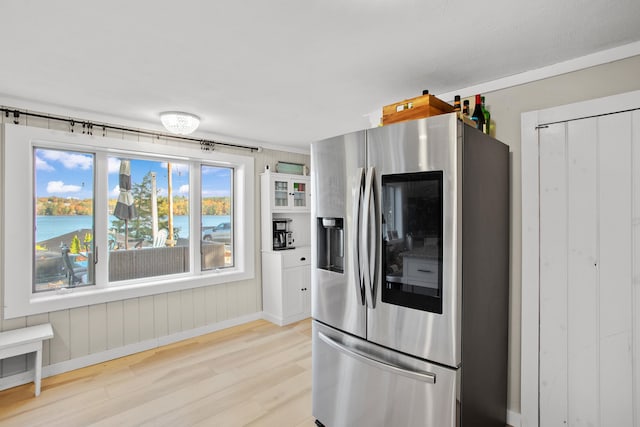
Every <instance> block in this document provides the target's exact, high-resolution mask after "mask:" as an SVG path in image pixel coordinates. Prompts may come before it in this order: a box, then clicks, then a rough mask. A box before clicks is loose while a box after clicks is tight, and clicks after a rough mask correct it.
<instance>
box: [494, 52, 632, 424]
mask: <svg viewBox="0 0 640 427" xmlns="http://www.w3.org/2000/svg"><path fill="white" fill-rule="evenodd" d="M639 76H640V56H635V57H631V58H628V59H624V60H620V61H616V62H612V63H609V64H604V65H599V66H595V67H592V68H588V69H584V70H580V71H576V72H572V73H568V74H564V75H561V76H557V77H552V78H548V79H544V80H540V81H536V82H532V83H528V84H523V85H519V86H516V87H512V88H508V89H503V90H498V91H494V92H489V93H486V94H485V96H486V103H487V106H488V108H489V110H490V111H491V118H492V120H495V122H496V123H495V136H496V138H498V139H499V140H501V141H503V142H505V143H506V144H508V145H509V146H510V150H511V152H512V153H511V160H512V164H511V168H512V171H511V314H510V317H511V322H510V332H509V340H510V342H509V402H508V408H509V409H510V410H511V411H513V412H517V413H519V412H520V312H521V310H520V308H521V300H520V295H521V287H522V286H521V262H522V253H521V230H522V226H521V216H522V215H521V209H520V207H521V201H522V197H521V191H520V189H521V179H520V178H521V175H520V132H521V129H520V116H521V114H522V113H523V112H526V111H533V110H539V109H544V108H549V107H554V106H558V105H564V104H569V103H573V102H578V101H584V100H588V99H593V98H600V97H603V96H608V95H614V94H618V93H624V92H629V91H633V90H638V89H640V78H639ZM526 303H527V302H526V301H522V304H526Z"/></svg>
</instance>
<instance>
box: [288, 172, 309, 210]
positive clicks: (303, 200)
mask: <svg viewBox="0 0 640 427" xmlns="http://www.w3.org/2000/svg"><path fill="white" fill-rule="evenodd" d="M290 188H291V194H290V199H289V200H290V206H291V208H293V209H296V210H307V209H309V180H308V179H296V178H292V179H291V181H290Z"/></svg>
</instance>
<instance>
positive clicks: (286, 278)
mask: <svg viewBox="0 0 640 427" xmlns="http://www.w3.org/2000/svg"><path fill="white" fill-rule="evenodd" d="M310 256H311V251H310V248H309V247H302V248H296V249H289V250H284V251H269V252H263V253H262V311H263V314H264V317H265V319H267V320H269V321H270V322H273V323H275V324H277V325H281V326H282V325H286V324H288V323H292V322H297V321H298V320H302V319H306V318H307V317H310V316H311V267H310Z"/></svg>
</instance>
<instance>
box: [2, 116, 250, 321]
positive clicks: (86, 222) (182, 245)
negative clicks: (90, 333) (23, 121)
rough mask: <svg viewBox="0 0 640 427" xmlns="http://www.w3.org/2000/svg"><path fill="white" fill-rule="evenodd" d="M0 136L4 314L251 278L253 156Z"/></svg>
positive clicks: (60, 137)
mask: <svg viewBox="0 0 640 427" xmlns="http://www.w3.org/2000/svg"><path fill="white" fill-rule="evenodd" d="M3 144H4V153H5V155H4V156H3V170H4V177H3V184H2V185H3V186H4V188H3V190H4V191H3V195H4V200H3V204H2V206H3V214H4V215H3V221H4V224H3V225H4V230H5V236H4V237H5V238H4V251H3V253H4V266H5V269H4V283H5V299H4V303H5V310H4V313H5V317H6V318H11V317H16V316H24V315H30V314H37V313H42V312H49V311H55V310H60V309H66V308H71V307H78V306H83V305H89V304H96V303H100V302H107V301H114V300H120V299H125V298H133V297H139V296H144V295H153V294H157V293H163V292H171V291H177V290H182V289H188V288H193V287H199V286H207V285H212V284H216V283H223V282H229V281H236V280H246V279H251V278H253V277H254V268H255V261H254V256H255V255H254V245H255V243H254V242H255V237H254V229H253V224H254V223H255V221H254V219H253V216H252V212H253V209H252V208H251V207H252V205H253V203H254V202H253V201H254V184H253V183H254V178H253V158H252V157H248V156H240V155H236V154H225V153H217V152H201V151H200V150H199V149H198V148H197V147H185V144H182V145H178V143H175V145H173V146H172V145H169V144H154V143H144V142H135V143H132V142H131V141H124V140H116V139H110V138H104V137H93V136H89V135H77V134H76V135H70V134H67V133H64V132H58V131H51V130H47V129H37V128H28V127H22V126H14V125H5V127H4V138H3ZM17 206H20V207H24V206H28V207H30V208H29V210H28V211H27V212H28V213H27V214H26V215H25V211H24V210H23V209H16V208H15V207H17ZM193 213H199V214H196V215H194V214H193ZM193 236H199V238H195V239H194V238H193Z"/></svg>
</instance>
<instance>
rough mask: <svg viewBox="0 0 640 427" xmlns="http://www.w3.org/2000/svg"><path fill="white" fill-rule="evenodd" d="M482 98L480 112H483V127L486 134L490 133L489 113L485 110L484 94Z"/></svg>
mask: <svg viewBox="0 0 640 427" xmlns="http://www.w3.org/2000/svg"><path fill="white" fill-rule="evenodd" d="M481 98H482V113H483V114H484V127H485V131H484V133H486V134H487V135H491V113H490V112H489V110H487V107H486V105H485V103H484V96H483V97H481Z"/></svg>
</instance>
